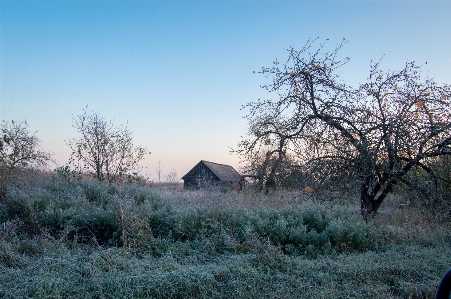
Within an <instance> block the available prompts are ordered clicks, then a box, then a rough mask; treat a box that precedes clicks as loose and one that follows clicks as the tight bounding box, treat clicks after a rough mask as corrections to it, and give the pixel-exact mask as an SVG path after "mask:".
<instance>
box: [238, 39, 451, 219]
mask: <svg viewBox="0 0 451 299" xmlns="http://www.w3.org/2000/svg"><path fill="white" fill-rule="evenodd" d="M314 44H315V41H309V42H307V44H306V45H305V46H304V47H303V48H302V49H301V50H300V51H296V50H294V49H293V48H291V49H289V58H288V61H287V62H286V63H285V64H284V65H283V66H282V67H280V66H279V62H277V61H276V62H274V66H273V67H271V68H263V69H262V71H261V72H260V73H262V74H264V75H266V76H267V77H272V79H273V81H272V83H271V84H268V85H264V86H263V88H265V89H267V90H269V91H270V92H275V93H277V95H278V99H277V100H274V101H273V100H266V101H261V100H259V101H258V102H252V103H249V104H247V106H246V107H247V108H249V109H250V112H249V114H248V116H247V117H248V119H249V123H250V130H249V134H248V136H247V137H246V138H244V139H243V140H242V141H241V142H240V143H239V147H238V150H237V152H238V153H241V154H247V155H249V153H251V152H253V151H256V150H258V149H259V148H260V147H261V146H262V145H264V146H268V145H270V146H272V147H273V152H274V153H278V156H280V157H283V156H284V155H286V154H287V153H290V154H291V155H292V156H296V157H297V163H299V164H303V165H305V166H307V167H308V169H310V171H312V172H315V173H316V175H317V177H318V176H322V177H329V178H333V177H334V176H343V174H346V176H348V177H353V178H354V179H355V180H356V181H357V182H358V184H359V186H360V187H359V189H360V190H359V192H360V203H361V214H362V216H363V217H364V218H365V219H367V218H368V217H371V216H373V215H374V214H375V213H376V212H377V210H378V208H379V206H380V204H381V203H382V202H383V200H384V199H385V198H386V196H387V195H388V194H389V193H390V192H392V191H393V188H394V187H395V186H396V185H397V184H410V182H409V181H408V176H407V174H408V173H410V172H412V171H415V170H416V169H421V170H423V171H424V172H425V173H427V174H428V175H430V176H431V177H434V176H436V173H435V172H434V171H433V169H432V168H431V167H430V163H431V161H433V160H434V159H436V158H437V157H440V156H447V155H451V131H450V129H451V106H450V104H451V101H450V96H451V89H450V87H449V86H448V85H444V86H437V84H436V83H435V82H434V81H433V80H432V79H429V78H426V79H422V78H421V77H420V67H418V66H416V65H415V63H414V62H408V63H406V65H405V66H404V68H402V69H401V70H400V71H395V72H393V71H389V72H383V71H382V70H380V68H379V63H375V64H372V65H371V66H370V76H369V79H368V81H367V82H366V83H364V84H361V85H360V86H359V87H358V88H351V87H349V86H347V85H346V84H344V83H343V82H341V81H340V80H339V76H338V75H337V74H336V70H337V69H338V68H340V67H341V66H343V65H344V64H345V63H347V62H348V61H349V58H345V59H339V58H338V52H339V50H340V49H341V48H342V47H343V45H344V44H345V41H344V40H343V41H342V43H340V44H339V45H338V46H337V47H336V48H335V49H334V50H332V51H331V52H328V51H325V49H324V45H325V44H321V45H320V46H319V47H318V48H316V49H315V47H313V46H314Z"/></svg>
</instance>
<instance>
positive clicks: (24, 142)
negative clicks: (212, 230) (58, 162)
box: [0, 121, 52, 199]
mask: <svg viewBox="0 0 451 299" xmlns="http://www.w3.org/2000/svg"><path fill="white" fill-rule="evenodd" d="M0 132H1V136H0V199H2V198H3V197H4V195H5V191H6V187H7V185H8V184H9V183H11V181H12V180H13V179H17V177H16V174H17V173H18V172H20V171H21V170H23V169H25V168H28V169H30V168H42V167H44V166H46V165H47V164H48V162H50V161H51V158H52V155H51V154H50V153H49V152H46V151H44V150H43V149H41V146H40V141H39V139H38V138H37V137H36V133H33V134H32V133H30V131H29V130H28V124H27V122H26V121H24V122H20V121H19V122H17V121H11V122H6V121H3V122H2V124H1V126H0Z"/></svg>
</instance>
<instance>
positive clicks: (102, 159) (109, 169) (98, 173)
mask: <svg viewBox="0 0 451 299" xmlns="http://www.w3.org/2000/svg"><path fill="white" fill-rule="evenodd" d="M73 127H74V128H75V129H76V130H77V131H78V133H79V134H80V135H81V137H80V138H78V139H72V140H69V141H68V142H67V144H68V146H69V147H70V148H71V150H72V153H71V158H70V161H69V164H70V165H72V166H75V167H76V168H77V167H80V166H82V167H83V171H85V172H86V171H88V172H89V171H92V172H93V173H94V174H95V177H96V178H97V179H98V180H99V181H103V180H106V181H108V182H113V181H116V180H118V179H120V178H123V176H124V175H126V174H129V175H132V174H133V175H135V176H136V175H137V174H138V172H139V171H138V170H139V167H138V165H139V162H140V161H141V160H143V159H144V156H145V155H146V154H149V152H148V151H147V150H146V149H145V148H144V147H140V146H134V145H133V139H132V136H131V134H132V132H131V131H130V130H129V129H128V128H127V127H123V126H119V127H115V126H114V125H113V123H112V122H111V121H110V122H108V121H106V120H105V119H104V118H103V117H101V116H100V115H99V114H97V113H91V114H89V113H88V112H87V111H86V109H85V110H84V111H83V114H81V115H78V116H77V117H75V118H74V119H73ZM80 163H81V165H80Z"/></svg>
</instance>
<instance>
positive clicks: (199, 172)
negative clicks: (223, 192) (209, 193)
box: [183, 163, 219, 188]
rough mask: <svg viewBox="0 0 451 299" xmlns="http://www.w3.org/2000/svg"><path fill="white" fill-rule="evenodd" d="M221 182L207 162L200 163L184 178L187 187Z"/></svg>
mask: <svg viewBox="0 0 451 299" xmlns="http://www.w3.org/2000/svg"><path fill="white" fill-rule="evenodd" d="M218 184H219V179H218V178H217V177H216V175H215V174H214V173H213V172H211V170H210V169H208V167H206V166H205V164H203V163H200V164H199V165H198V166H197V167H196V168H194V169H193V170H191V171H190V172H189V173H188V174H187V175H186V176H185V179H184V184H183V185H184V187H185V188H200V187H207V186H214V185H218Z"/></svg>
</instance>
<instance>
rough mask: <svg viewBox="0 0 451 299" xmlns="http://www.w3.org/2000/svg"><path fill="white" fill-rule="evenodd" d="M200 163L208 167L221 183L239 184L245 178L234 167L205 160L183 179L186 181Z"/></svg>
mask: <svg viewBox="0 0 451 299" xmlns="http://www.w3.org/2000/svg"><path fill="white" fill-rule="evenodd" d="M200 163H203V164H204V165H205V166H207V167H208V169H210V170H211V172H213V173H214V175H216V176H217V177H218V179H219V180H220V181H223V182H239V181H242V180H243V177H242V176H241V175H240V174H239V173H238V171H236V170H235V169H234V168H233V167H232V166H229V165H225V164H218V163H213V162H208V161H204V160H201V161H200V162H199V163H197V164H196V166H194V167H193V168H192V169H191V170H190V171H189V172H188V173H187V174H185V175H184V176H183V177H182V179H184V178H185V177H186V176H187V175H188V174H189V173H190V172H191V171H192V170H193V169H194V168H196V167H197V166H198V165H199V164H200Z"/></svg>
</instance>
